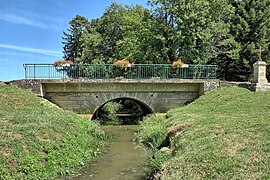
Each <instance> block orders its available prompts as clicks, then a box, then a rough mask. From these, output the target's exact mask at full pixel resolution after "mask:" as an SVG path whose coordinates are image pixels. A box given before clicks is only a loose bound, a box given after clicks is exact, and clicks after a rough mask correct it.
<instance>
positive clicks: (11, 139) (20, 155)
mask: <svg viewBox="0 0 270 180" xmlns="http://www.w3.org/2000/svg"><path fill="white" fill-rule="evenodd" d="M0 104H1V106H0V137H1V138H0V177H1V178H0V179H54V178H55V177H56V176H59V175H69V174H70V173H72V168H73V167H76V166H80V165H82V164H83V162H84V161H85V160H86V159H89V158H92V157H95V156H97V155H98V153H99V149H98V148H99V147H100V146H101V145H102V140H103V139H104V138H105V135H104V133H103V131H102V130H100V127H99V126H97V125H96V124H94V123H93V122H91V121H86V120H85V119H82V118H80V117H78V115H77V114H75V113H73V112H70V111H66V110H62V109H60V108H58V107H56V106H55V105H53V104H51V103H49V102H47V101H45V100H43V99H41V98H38V97H36V96H35V95H34V94H31V93H29V92H26V91H23V90H21V89H17V88H14V87H9V86H6V85H0Z"/></svg>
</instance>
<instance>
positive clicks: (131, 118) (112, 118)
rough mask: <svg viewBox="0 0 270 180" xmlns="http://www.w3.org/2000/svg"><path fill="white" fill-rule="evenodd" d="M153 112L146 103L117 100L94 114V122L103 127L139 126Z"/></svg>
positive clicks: (129, 99) (130, 99) (105, 104)
mask: <svg viewBox="0 0 270 180" xmlns="http://www.w3.org/2000/svg"><path fill="white" fill-rule="evenodd" d="M152 113H153V110H152V109H151V108H150V107H149V106H148V105H146V104H145V103H143V102H141V101H138V100H136V99H132V98H117V99H112V100H110V101H107V102H106V103H104V104H103V105H101V106H100V107H99V108H98V109H97V110H96V111H95V113H94V114H93V116H92V120H95V121H97V122H98V123H100V124H102V125H129V124H138V123H139V122H140V121H141V120H142V119H143V117H144V116H146V115H148V114H152Z"/></svg>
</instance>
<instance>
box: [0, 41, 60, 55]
mask: <svg viewBox="0 0 270 180" xmlns="http://www.w3.org/2000/svg"><path fill="white" fill-rule="evenodd" d="M0 48H5V49H12V50H17V51H24V52H31V53H36V54H43V55H47V56H54V57H59V56H62V55H63V54H62V52H61V51H50V50H44V49H36V48H29V47H22V46H13V45H8V44H0Z"/></svg>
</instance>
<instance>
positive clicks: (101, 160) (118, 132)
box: [72, 125, 146, 180]
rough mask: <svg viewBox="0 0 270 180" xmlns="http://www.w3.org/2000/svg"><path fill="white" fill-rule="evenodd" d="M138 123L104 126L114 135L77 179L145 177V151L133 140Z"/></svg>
mask: <svg viewBox="0 0 270 180" xmlns="http://www.w3.org/2000/svg"><path fill="white" fill-rule="evenodd" d="M138 128H139V126H137V125H125V126H103V128H102V129H104V131H105V132H107V133H108V134H109V135H112V136H113V138H112V139H110V140H109V141H110V142H109V143H108V145H106V146H105V147H104V148H103V150H102V153H101V154H100V156H99V157H98V158H96V159H94V160H91V161H89V162H88V165H86V166H85V167H84V168H83V169H81V171H80V172H79V173H80V174H81V175H80V176H78V177H76V178H72V179H76V180H86V179H95V180H122V179H128V180H142V179H145V178H144V171H143V163H144V160H145V158H146V156H145V154H144V151H143V149H142V148H141V147H139V146H138V144H137V143H135V142H134V141H133V138H134V133H135V132H136V131H137V130H138Z"/></svg>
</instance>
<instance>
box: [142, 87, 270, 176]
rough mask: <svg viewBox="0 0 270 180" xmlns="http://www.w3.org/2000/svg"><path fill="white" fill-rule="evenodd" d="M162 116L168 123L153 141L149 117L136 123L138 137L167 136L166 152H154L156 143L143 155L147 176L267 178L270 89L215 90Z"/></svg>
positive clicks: (161, 139)
mask: <svg viewBox="0 0 270 180" xmlns="http://www.w3.org/2000/svg"><path fill="white" fill-rule="evenodd" d="M153 119H155V118H153ZM154 121H155V120H153V121H152V122H154ZM163 121H164V122H166V126H167V127H169V128H166V130H165V133H166V136H164V135H163V136H159V137H158V140H157V137H156V136H155V137H153V136H152V134H153V132H155V131H157V130H159V129H160V128H161V126H158V127H153V123H149V122H151V120H148V121H146V122H145V123H143V124H142V127H143V131H141V132H140V134H139V135H140V138H141V141H144V140H145V141H153V140H155V141H156V142H166V141H167V142H166V143H165V145H166V146H167V147H168V148H169V153H168V151H167V152H166V153H167V154H169V155H167V156H165V157H166V158H164V156H163V155H160V151H162V149H164V148H163V147H162V146H159V147H158V146H156V147H155V148H156V150H155V151H156V153H154V155H153V156H152V157H155V158H154V159H153V158H150V160H149V167H150V168H152V176H156V177H158V178H161V179H177V178H178V179H202V178H206V179H269V178H270V138H269V137H270V92H268V93H255V92H250V91H248V90H246V89H241V88H222V89H218V90H215V91H214V92H211V93H209V94H207V95H204V96H202V97H200V98H199V99H198V100H197V101H195V102H193V103H192V104H190V105H188V106H185V107H181V108H176V109H173V110H171V111H169V112H168V113H167V119H166V120H163ZM162 126H164V124H163V125H162ZM163 129H164V128H163ZM149 131H151V132H152V133H151V132H149ZM163 133H164V132H163ZM160 144H162V143H160ZM160 144H158V145H160ZM161 154H162V153H161ZM163 154H164V153H163Z"/></svg>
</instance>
